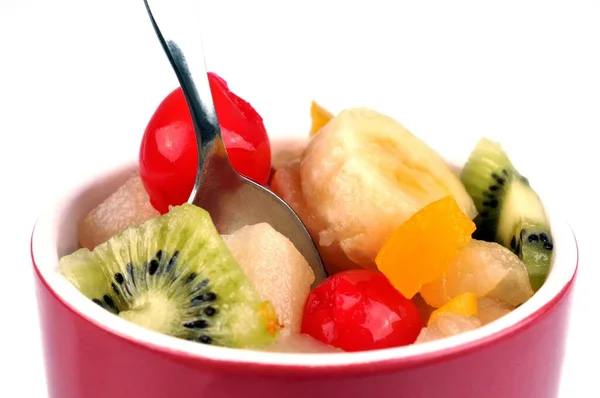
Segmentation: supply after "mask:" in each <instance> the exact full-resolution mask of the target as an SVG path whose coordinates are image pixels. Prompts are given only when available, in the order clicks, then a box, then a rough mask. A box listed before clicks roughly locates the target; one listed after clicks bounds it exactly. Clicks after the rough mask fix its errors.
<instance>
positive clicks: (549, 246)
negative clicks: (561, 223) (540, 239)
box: [544, 242, 554, 250]
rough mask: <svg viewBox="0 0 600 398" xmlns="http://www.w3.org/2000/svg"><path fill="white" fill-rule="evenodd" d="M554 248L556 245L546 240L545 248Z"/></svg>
mask: <svg viewBox="0 0 600 398" xmlns="http://www.w3.org/2000/svg"><path fill="white" fill-rule="evenodd" d="M553 248H554V245H553V244H552V243H550V242H544V249H546V250H552V249H553Z"/></svg>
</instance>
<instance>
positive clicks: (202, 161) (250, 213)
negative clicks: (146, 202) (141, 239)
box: [144, 0, 327, 286]
mask: <svg viewBox="0 0 600 398" xmlns="http://www.w3.org/2000/svg"><path fill="white" fill-rule="evenodd" d="M144 4H145V5H146V10H147V11H148V15H149V16H150V20H151V22H152V26H153V27H154V31H155V32H156V36H157V37H158V40H159V41H160V43H161V45H162V47H163V50H164V51H165V53H166V55H167V58H169V61H170V62H171V66H172V67H173V70H174V71H175V74H176V75H177V79H178V80H179V84H180V85H181V88H182V90H183V94H184V96H185V99H186V101H187V104H188V107H189V109H190V112H191V115H192V120H193V121H194V130H195V131H196V139H197V143H198V149H199V150H198V175H197V176H196V183H195V185H194V189H193V190H192V194H191V196H190V199H189V202H190V203H193V204H195V205H197V206H200V207H202V208H203V209H205V210H206V211H208V212H209V214H210V215H211V217H212V220H213V222H214V223H215V225H216V227H217V230H218V231H219V232H220V233H222V234H229V233H232V232H234V231H235V230H237V229H239V228H241V227H243V226H246V225H252V224H256V223H261V222H266V223H269V224H270V225H271V226H272V227H273V228H274V229H275V230H277V231H279V232H280V233H281V234H283V235H285V236H286V237H287V238H288V239H289V240H290V241H292V243H293V244H294V245H295V246H296V248H297V249H298V251H299V252H300V253H301V254H302V255H303V256H304V258H305V259H306V261H307V262H308V263H309V264H310V266H311V267H312V269H313V271H314V273H315V283H314V284H313V286H315V285H316V284H318V283H319V282H321V281H322V280H323V279H324V278H326V277H327V273H326V271H325V268H324V266H323V262H322V261H321V257H320V256H319V252H318V251H317V248H316V247H315V243H314V242H313V240H312V238H311V237H310V235H309V233H308V231H307V230H306V228H305V227H304V224H303V223H302V221H300V219H299V218H298V216H297V215H296V213H294V211H293V210H292V209H291V208H290V207H289V206H288V205H287V204H286V203H285V202H284V201H283V200H281V199H280V198H279V197H278V196H277V195H275V194H274V193H273V192H271V191H270V190H268V189H267V188H265V187H263V186H261V185H259V184H256V183H254V182H253V181H251V180H249V179H247V178H245V177H243V176H241V175H240V174H238V173H237V172H236V171H235V170H234V169H233V166H232V165H231V163H230V162H229V158H228V156H227V152H226V151H225V147H224V145H223V140H222V138H221V130H220V127H219V122H218V120H217V114H216V112H215V107H214V103H213V99H212V94H211V91H210V86H209V84H208V76H207V72H206V64H205V61H204V51H203V47H202V40H201V34H200V22H199V20H198V19H197V18H194V16H196V15H197V14H196V13H195V12H194V10H193V8H191V1H190V0H144ZM159 25H160V28H159Z"/></svg>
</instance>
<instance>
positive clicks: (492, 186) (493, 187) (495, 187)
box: [489, 185, 500, 191]
mask: <svg viewBox="0 0 600 398" xmlns="http://www.w3.org/2000/svg"><path fill="white" fill-rule="evenodd" d="M499 189H500V187H499V186H497V185H490V187H489V190H490V191H497V190H499Z"/></svg>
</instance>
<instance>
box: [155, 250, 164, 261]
mask: <svg viewBox="0 0 600 398" xmlns="http://www.w3.org/2000/svg"><path fill="white" fill-rule="evenodd" d="M162 255H163V251H162V250H159V251H157V252H156V258H157V259H159V260H160V259H162Z"/></svg>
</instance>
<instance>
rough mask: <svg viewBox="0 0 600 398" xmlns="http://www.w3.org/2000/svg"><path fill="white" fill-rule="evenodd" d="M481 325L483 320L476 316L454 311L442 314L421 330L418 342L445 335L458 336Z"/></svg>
mask: <svg viewBox="0 0 600 398" xmlns="http://www.w3.org/2000/svg"><path fill="white" fill-rule="evenodd" d="M479 327H481V322H480V321H479V319H477V318H476V317H472V316H463V315H459V314H454V313H450V312H449V313H445V314H440V316H438V317H437V318H436V320H435V322H433V323H431V324H430V325H428V326H427V327H426V328H423V330H421V333H419V336H418V337H417V341H416V342H417V343H426V342H428V341H434V340H439V339H442V338H444V337H450V336H456V335H457V334H461V333H465V332H468V331H471V330H475V329H477V328H479Z"/></svg>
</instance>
